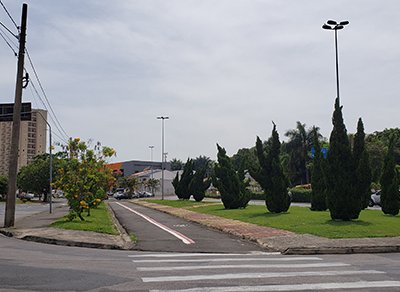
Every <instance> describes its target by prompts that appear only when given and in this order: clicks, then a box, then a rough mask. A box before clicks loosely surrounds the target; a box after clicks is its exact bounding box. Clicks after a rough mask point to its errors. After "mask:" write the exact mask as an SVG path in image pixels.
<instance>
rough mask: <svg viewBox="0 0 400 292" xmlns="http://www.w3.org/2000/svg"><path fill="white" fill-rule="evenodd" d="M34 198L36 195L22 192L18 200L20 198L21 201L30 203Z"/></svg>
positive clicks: (18, 195)
mask: <svg viewBox="0 0 400 292" xmlns="http://www.w3.org/2000/svg"><path fill="white" fill-rule="evenodd" d="M34 197H35V195H34V194H31V193H25V192H22V193H18V194H17V198H19V199H21V200H27V201H30V200H32V199H33V198H34Z"/></svg>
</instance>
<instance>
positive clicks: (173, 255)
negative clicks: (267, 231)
mask: <svg viewBox="0 0 400 292" xmlns="http://www.w3.org/2000/svg"><path fill="white" fill-rule="evenodd" d="M256 255H257V256H258V255H281V253H280V252H250V253H158V254H157V253H154V254H153V253H145V254H135V255H128V257H130V258H143V257H154V258H171V257H196V256H201V257H203V256H212V257H214V256H256ZM314 259H318V260H320V258H315V257H314Z"/></svg>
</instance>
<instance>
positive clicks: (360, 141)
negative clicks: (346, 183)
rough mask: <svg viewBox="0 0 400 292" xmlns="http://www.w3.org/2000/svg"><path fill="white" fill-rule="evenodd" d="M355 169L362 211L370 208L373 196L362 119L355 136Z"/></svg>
mask: <svg viewBox="0 0 400 292" xmlns="http://www.w3.org/2000/svg"><path fill="white" fill-rule="evenodd" d="M353 159H354V167H355V170H356V193H357V194H358V195H359V197H360V204H361V209H365V208H366V207H368V202H369V199H370V195H371V180H372V174H371V167H370V165H369V156H368V152H367V151H366V149H365V133H364V124H363V122H362V119H361V118H359V119H358V123H357V133H356V134H355V136H354V146H353Z"/></svg>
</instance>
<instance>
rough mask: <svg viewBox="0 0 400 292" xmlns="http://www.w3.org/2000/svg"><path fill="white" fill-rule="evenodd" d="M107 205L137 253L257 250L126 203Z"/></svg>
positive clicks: (243, 251)
mask: <svg viewBox="0 0 400 292" xmlns="http://www.w3.org/2000/svg"><path fill="white" fill-rule="evenodd" d="M109 205H110V206H111V208H113V209H114V211H115V213H116V217H117V218H118V220H119V222H120V223H121V225H122V226H124V228H125V229H126V230H127V231H128V233H134V234H135V235H136V236H137V238H138V242H137V249H139V250H143V251H169V252H171V251H174V252H221V253H222V252H225V253H226V252H230V253H232V252H235V253H236V252H241V253H245V252H251V251H260V250H261V248H260V247H259V246H258V245H256V244H254V243H252V242H248V241H245V240H241V239H239V238H237V237H234V236H230V235H227V234H225V233H222V232H219V231H215V230H211V229H208V228H206V227H204V226H201V225H199V224H196V223H191V222H187V221H185V220H183V219H181V218H177V217H175V216H172V215H169V214H165V213H162V212H159V211H156V210H152V209H149V208H145V207H142V206H138V205H135V204H131V203H129V202H126V201H125V202H124V201H122V202H110V203H109Z"/></svg>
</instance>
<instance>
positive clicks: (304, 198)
mask: <svg viewBox="0 0 400 292" xmlns="http://www.w3.org/2000/svg"><path fill="white" fill-rule="evenodd" d="M290 192H291V193H292V202H293V203H311V194H312V190H311V189H303V188H291V189H290Z"/></svg>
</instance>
